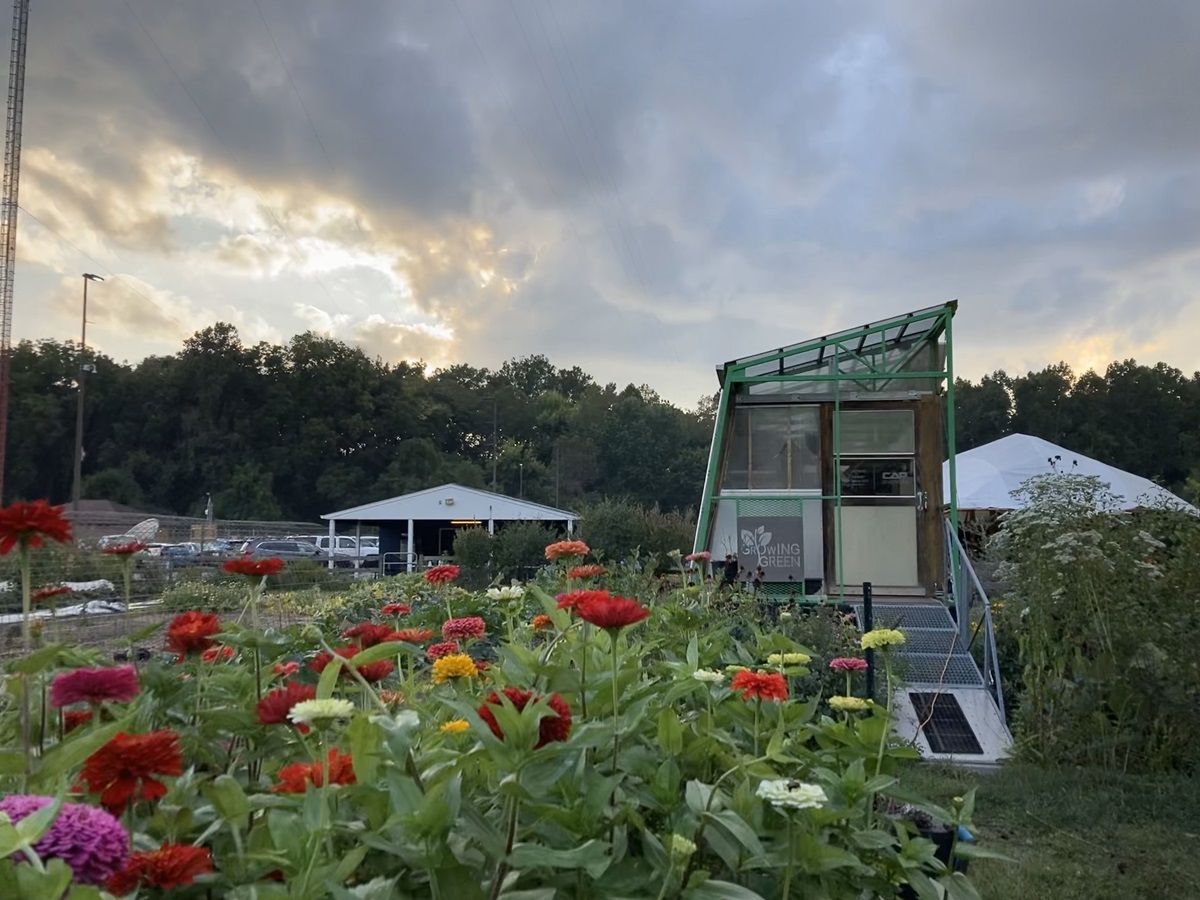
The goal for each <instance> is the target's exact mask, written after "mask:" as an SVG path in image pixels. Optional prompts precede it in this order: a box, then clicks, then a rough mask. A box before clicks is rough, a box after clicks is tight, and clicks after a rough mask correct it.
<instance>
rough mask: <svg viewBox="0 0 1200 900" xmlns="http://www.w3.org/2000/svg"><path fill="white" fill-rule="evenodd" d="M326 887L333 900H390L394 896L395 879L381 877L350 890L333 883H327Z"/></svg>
mask: <svg viewBox="0 0 1200 900" xmlns="http://www.w3.org/2000/svg"><path fill="white" fill-rule="evenodd" d="M328 887H329V890H330V893H331V896H332V897H333V898H334V900H392V898H393V897H395V896H396V879H395V878H384V877H383V876H380V877H379V878H372V879H371V880H370V881H368V882H367V883H366V884H356V885H355V886H354V887H352V888H348V887H342V886H341V885H340V884H337V883H336V882H333V881H331V882H329V883H328Z"/></svg>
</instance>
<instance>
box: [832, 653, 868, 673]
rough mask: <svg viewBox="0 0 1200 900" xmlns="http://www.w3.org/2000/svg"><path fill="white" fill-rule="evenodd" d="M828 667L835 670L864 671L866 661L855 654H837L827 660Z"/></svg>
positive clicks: (865, 669)
mask: <svg viewBox="0 0 1200 900" xmlns="http://www.w3.org/2000/svg"><path fill="white" fill-rule="evenodd" d="M829 668H831V669H833V671H835V672H865V671H867V661H866V660H865V659H859V658H858V657H857V656H839V657H837V658H836V659H831V660H830V661H829Z"/></svg>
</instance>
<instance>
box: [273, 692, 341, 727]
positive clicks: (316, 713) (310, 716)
mask: <svg viewBox="0 0 1200 900" xmlns="http://www.w3.org/2000/svg"><path fill="white" fill-rule="evenodd" d="M352 715H354V704H353V703H352V702H351V701H349V700H338V699H335V698H333V697H330V698H329V699H328V700H301V701H300V702H299V703H297V704H296V705H295V706H293V707H292V708H291V709H290V710H289V711H288V718H289V719H291V720H292V722H293V723H295V724H296V725H311V724H313V723H314V722H318V721H324V720H327V719H348V718H350V717H351V716H352Z"/></svg>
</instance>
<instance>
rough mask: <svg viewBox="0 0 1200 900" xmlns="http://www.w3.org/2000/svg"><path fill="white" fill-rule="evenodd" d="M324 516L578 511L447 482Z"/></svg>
mask: <svg viewBox="0 0 1200 900" xmlns="http://www.w3.org/2000/svg"><path fill="white" fill-rule="evenodd" d="M321 518H322V519H325V520H327V521H335V522H401V521H406V520H408V519H412V520H414V521H418V522H430V521H438V522H444V521H448V520H463V521H467V520H478V521H480V522H486V521H488V520H489V519H491V520H493V521H497V522H521V521H537V522H573V521H575V520H576V519H578V518H579V516H578V514H577V513H573V512H568V511H567V510H565V509H555V508H554V507H552V506H542V504H540V503H530V502H529V501H528V500H518V499H516V498H515V497H506V496H504V495H503V494H493V493H492V492H491V491H481V490H477V489H475V488H469V487H463V486H462V485H461V484H443V485H442V486H441V487H435V488H427V489H426V490H423V491H417V492H416V493H412V494H404V495H403V496H401V497H392V498H391V499H389V500H377V501H376V502H374V503H367V504H365V505H364V506H355V507H354V508H352V509H343V510H340V511H339V512H333V513H326V514H325V515H323V516H321Z"/></svg>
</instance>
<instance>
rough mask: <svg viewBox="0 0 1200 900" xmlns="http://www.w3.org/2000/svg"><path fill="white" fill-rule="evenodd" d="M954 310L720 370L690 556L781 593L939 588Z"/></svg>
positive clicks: (923, 313)
mask: <svg viewBox="0 0 1200 900" xmlns="http://www.w3.org/2000/svg"><path fill="white" fill-rule="evenodd" d="M956 307H957V303H953V302H952V303H947V304H944V305H941V306H934V307H930V308H928V309H923V310H919V311H917V312H912V313H908V314H906V315H901V316H896V317H893V318H890V319H885V320H883V321H880V322H874V323H872V324H868V325H863V326H861V327H859V328H853V329H849V330H847V331H842V332H839V333H837V334H832V335H828V336H826V337H821V338H817V339H815V340H810V341H804V342H802V343H798V344H793V345H791V346H789V347H782V348H780V349H777V350H768V351H765V352H763V353H759V354H757V355H754V356H748V357H745V358H742V359H737V360H733V361H732V362H728V363H726V364H725V365H723V366H721V367H720V368H719V369H718V371H717V376H718V378H719V380H720V382H721V396H720V404H719V407H718V411H717V416H716V425H715V429H714V433H713V442H712V449H711V451H710V456H709V463H708V473H707V475H706V476H705V483H704V496H703V499H702V502H701V507H700V516H699V524H698V528H697V535H696V550H697V551H704V550H706V551H708V552H710V553H711V554H712V556H713V559H714V562H717V563H719V562H720V561H721V560H725V559H728V558H729V557H730V556H734V557H737V560H738V565H739V567H740V568H741V569H743V570H745V572H747V573H751V577H753V574H754V573H758V575H759V579H760V580H761V582H762V585H761V588H760V590H761V592H762V593H763V594H764V595H765V596H767V597H776V598H778V599H792V600H800V599H803V598H809V599H811V598H814V597H816V596H825V597H837V598H839V599H845V598H846V597H847V596H853V595H855V594H857V593H860V592H861V590H862V585H863V584H864V583H866V582H869V583H871V584H872V585H873V586H874V588H875V590H876V592H877V593H886V594H889V595H893V596H925V597H932V596H935V595H938V594H940V593H943V592H944V590H945V586H946V585H945V580H946V578H945V547H944V542H945V535H944V526H943V516H942V510H943V507H944V506H949V507H951V508H952V509H953V507H954V497H949V498H943V497H942V496H941V492H942V461H943V460H944V459H947V457H948V458H949V460H950V463H949V464H950V465H951V466H952V465H953V459H954V439H953V433H954V422H953V409H954V402H953V399H954V371H953V360H954V355H953V346H952V328H951V323H952V321H953V317H954V313H955V310H956ZM953 483H954V480H953V478H952V479H951V480H950V484H953ZM951 520H953V517H952V519H951ZM760 570H761V572H760ZM742 577H745V575H744V574H743V576H742Z"/></svg>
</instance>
